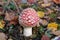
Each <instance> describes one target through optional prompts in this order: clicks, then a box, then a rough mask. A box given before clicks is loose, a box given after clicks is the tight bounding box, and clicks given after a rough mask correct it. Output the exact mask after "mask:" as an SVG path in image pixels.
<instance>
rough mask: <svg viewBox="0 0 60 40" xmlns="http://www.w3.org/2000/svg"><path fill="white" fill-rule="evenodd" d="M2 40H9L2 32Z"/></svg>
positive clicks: (0, 34) (0, 37)
mask: <svg viewBox="0 0 60 40" xmlns="http://www.w3.org/2000/svg"><path fill="white" fill-rule="evenodd" d="M0 40H7V36H6V35H5V34H4V33H2V32H0Z"/></svg>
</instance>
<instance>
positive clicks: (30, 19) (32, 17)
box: [19, 8, 39, 36]
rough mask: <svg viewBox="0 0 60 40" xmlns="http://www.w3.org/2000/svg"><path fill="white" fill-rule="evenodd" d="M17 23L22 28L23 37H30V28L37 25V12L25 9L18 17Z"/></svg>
mask: <svg viewBox="0 0 60 40" xmlns="http://www.w3.org/2000/svg"><path fill="white" fill-rule="evenodd" d="M19 23H20V24H21V25H22V26H23V27H24V36H31V35H32V27H35V26H36V25H37V24H38V23H39V17H38V15H37V12H36V11H35V10H34V9H33V8H27V9H24V10H23V11H22V13H21V14H20V16H19Z"/></svg>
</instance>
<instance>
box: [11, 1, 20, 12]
mask: <svg viewBox="0 0 60 40" xmlns="http://www.w3.org/2000/svg"><path fill="white" fill-rule="evenodd" d="M12 1H13V3H14V4H15V6H16V8H17V11H18V13H20V11H19V8H18V6H17V4H16V2H15V1H14V0H12Z"/></svg>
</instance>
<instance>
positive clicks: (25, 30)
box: [24, 27, 32, 37]
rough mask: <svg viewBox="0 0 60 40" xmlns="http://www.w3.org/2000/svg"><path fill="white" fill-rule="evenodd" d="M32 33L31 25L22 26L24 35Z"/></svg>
mask: <svg viewBox="0 0 60 40" xmlns="http://www.w3.org/2000/svg"><path fill="white" fill-rule="evenodd" d="M31 35H32V27H25V28H24V36H26V37H28V36H31Z"/></svg>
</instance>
